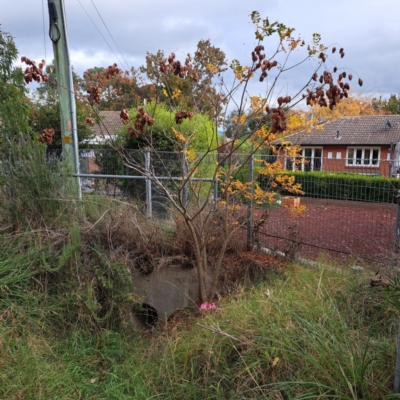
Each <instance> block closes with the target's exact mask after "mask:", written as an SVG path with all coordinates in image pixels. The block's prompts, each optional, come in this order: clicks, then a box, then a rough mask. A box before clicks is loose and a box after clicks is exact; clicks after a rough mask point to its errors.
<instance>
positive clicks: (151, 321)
mask: <svg viewBox="0 0 400 400" xmlns="http://www.w3.org/2000/svg"><path fill="white" fill-rule="evenodd" d="M132 311H133V312H132V323H133V325H134V327H135V328H136V329H143V328H151V327H153V326H155V325H156V324H157V322H158V313H157V310H156V309H155V308H154V307H152V306H150V305H149V304H146V303H142V304H137V305H135V306H134V307H133V310H132Z"/></svg>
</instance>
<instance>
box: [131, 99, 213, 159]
mask: <svg viewBox="0 0 400 400" xmlns="http://www.w3.org/2000/svg"><path fill="white" fill-rule="evenodd" d="M146 110H147V112H148V113H149V114H150V115H151V116H152V117H153V118H154V120H155V121H156V122H155V124H154V125H152V126H148V127H147V128H146V134H145V135H135V134H133V135H130V136H129V133H128V129H129V126H132V125H133V122H134V120H135V118H136V115H137V114H138V109H137V108H132V109H131V110H130V112H129V116H130V124H129V125H128V126H127V127H126V128H125V129H124V136H125V138H126V141H125V144H124V147H125V148H127V149H144V148H147V147H151V148H153V149H154V150H157V151H176V149H177V148H181V149H182V150H184V149H186V150H193V151H195V152H206V151H208V150H209V149H210V148H212V147H214V148H216V147H217V146H218V138H217V136H216V130H215V127H214V125H213V121H212V120H211V119H210V118H209V116H208V115H203V114H194V115H193V116H192V117H191V119H189V118H186V119H184V120H183V122H182V123H181V124H177V123H176V119H175V114H176V112H175V111H173V110H170V109H169V108H168V106H167V105H166V104H163V103H158V104H157V103H149V104H148V105H147V107H146ZM181 135H182V136H181ZM186 141H187V142H188V144H189V145H188V147H187V148H186V146H185V143H186Z"/></svg>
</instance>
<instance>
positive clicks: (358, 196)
mask: <svg viewBox="0 0 400 400" xmlns="http://www.w3.org/2000/svg"><path fill="white" fill-rule="evenodd" d="M285 173H286V174H287V175H289V176H294V177H295V179H296V183H299V184H301V189H302V191H304V193H305V194H304V195H305V196H307V197H315V198H322V199H335V200H352V201H368V202H377V203H378V202H379V203H394V202H396V196H397V191H398V190H399V189H400V181H399V180H398V179H396V178H386V177H382V176H369V175H357V174H352V173H345V172H343V173H332V172H321V171H318V172H289V171H285ZM284 194H286V193H284Z"/></svg>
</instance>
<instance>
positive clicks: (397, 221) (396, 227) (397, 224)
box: [392, 190, 400, 268]
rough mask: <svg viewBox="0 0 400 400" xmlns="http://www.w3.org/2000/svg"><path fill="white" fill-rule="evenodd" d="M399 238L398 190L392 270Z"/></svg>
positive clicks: (399, 204) (399, 201) (399, 202)
mask: <svg viewBox="0 0 400 400" xmlns="http://www.w3.org/2000/svg"><path fill="white" fill-rule="evenodd" d="M399 238H400V190H399V191H398V192H397V207H396V226H395V228H394V242H393V258H392V267H393V268H395V267H396V265H397V257H398V254H399Z"/></svg>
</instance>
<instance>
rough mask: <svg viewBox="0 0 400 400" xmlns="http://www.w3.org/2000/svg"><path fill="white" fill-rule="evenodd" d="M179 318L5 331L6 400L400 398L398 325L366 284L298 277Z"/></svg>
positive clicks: (324, 275)
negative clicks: (151, 325) (396, 389)
mask: <svg viewBox="0 0 400 400" xmlns="http://www.w3.org/2000/svg"><path fill="white" fill-rule="evenodd" d="M266 292H267V293H269V296H268V297H267V296H266V294H265V293H266ZM354 293H357V295H354ZM180 315H181V316H180V319H178V321H180V322H178V323H177V322H176V319H175V322H174V323H172V322H171V323H166V324H165V325H163V326H160V327H158V328H155V329H153V330H152V331H147V332H142V333H135V332H131V331H130V330H129V329H126V328H124V329H122V328H119V329H118V330H110V329H100V330H98V331H90V330H85V329H84V327H78V326H77V328H75V329H68V330H64V331H62V330H60V329H54V327H53V328H52V327H51V325H47V327H46V328H45V329H43V327H42V329H39V325H36V324H35V323H32V325H31V329H30V330H29V331H28V330H21V329H20V328H21V327H20V326H19V322H18V321H14V324H13V323H5V322H4V321H3V322H2V324H1V325H0V326H1V328H0V330H1V337H2V341H1V347H0V349H1V352H2V364H3V367H4V368H3V371H5V372H4V373H3V374H2V375H1V376H2V378H1V379H2V385H0V398H12V397H11V396H15V395H16V394H17V393H22V394H20V398H32V399H33V398H38V399H40V398H43V399H44V398H84V399H151V398H159V399H182V398H187V399H323V398H330V399H389V398H395V396H394V395H392V394H391V388H392V383H393V377H394V356H395V335H396V332H395V331H396V323H397V315H396V314H395V313H394V310H392V309H391V308H390V305H388V303H386V302H384V300H383V297H382V294H381V293H379V292H376V291H372V290H371V289H370V288H369V287H368V286H367V282H366V280H365V277H362V276H354V275H352V274H351V273H349V272H345V271H334V270H330V271H325V270H323V269H322V268H317V269H306V268H295V269H292V270H290V271H288V272H287V273H286V274H285V275H276V274H274V275H270V276H268V275H267V276H266V280H265V281H264V282H262V283H260V284H259V285H258V286H257V287H255V288H248V287H247V288H244V287H243V290H240V289H239V290H238V291H236V292H235V293H232V294H231V295H230V296H228V297H226V298H224V299H222V300H221V301H220V302H219V304H218V308H217V310H215V311H211V312H207V313H204V314H201V315H200V314H199V312H198V311H197V312H196V311H195V310H191V311H190V310H188V311H185V312H181V314H180ZM197 323H198V324H200V325H202V326H203V327H208V328H212V327H214V328H216V329H219V332H220V334H218V333H212V332H210V331H208V330H206V329H204V328H203V327H202V326H200V325H198V324H197ZM224 333H226V334H229V335H232V337H233V339H231V338H230V337H227V336H225V335H224ZM24 396H25V397H24Z"/></svg>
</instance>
